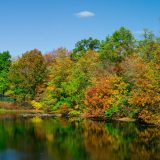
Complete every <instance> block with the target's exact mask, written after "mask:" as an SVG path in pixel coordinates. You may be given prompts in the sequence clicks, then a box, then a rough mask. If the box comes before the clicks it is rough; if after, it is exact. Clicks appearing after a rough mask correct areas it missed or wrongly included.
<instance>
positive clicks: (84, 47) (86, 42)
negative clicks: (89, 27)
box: [71, 37, 100, 60]
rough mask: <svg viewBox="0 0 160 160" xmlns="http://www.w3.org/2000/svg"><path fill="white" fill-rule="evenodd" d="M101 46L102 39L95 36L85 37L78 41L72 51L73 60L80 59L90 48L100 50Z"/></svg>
mask: <svg viewBox="0 0 160 160" xmlns="http://www.w3.org/2000/svg"><path fill="white" fill-rule="evenodd" d="M99 47H100V41H99V40H97V39H93V38H91V37H90V38H88V39H83V40H80V41H78V42H77V43H76V45H75V48H74V49H73V51H72V53H71V59H72V60H78V59H79V58H80V57H82V56H83V55H84V54H85V53H86V52H87V51H88V50H92V51H98V50H99Z"/></svg>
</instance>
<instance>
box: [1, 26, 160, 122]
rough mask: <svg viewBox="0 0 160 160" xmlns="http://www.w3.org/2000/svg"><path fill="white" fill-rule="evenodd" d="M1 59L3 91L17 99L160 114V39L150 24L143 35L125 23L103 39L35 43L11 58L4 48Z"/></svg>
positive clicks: (80, 110)
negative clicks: (43, 46)
mask: <svg viewBox="0 0 160 160" xmlns="http://www.w3.org/2000/svg"><path fill="white" fill-rule="evenodd" d="M0 62H1V64H0V82H1V84H0V94H3V95H4V94H5V95H7V96H10V97H13V98H14V99H15V100H16V102H17V103H21V104H22V102H27V103H28V104H30V105H32V106H33V107H34V108H36V109H43V110H46V111H56V112H57V111H63V112H64V111H67V113H68V115H79V114H83V115H85V116H87V117H107V118H113V117H123V116H125V117H126V116H127V117H134V118H141V119H144V120H145V119H147V122H148V119H149V117H148V118H146V117H147V114H148V116H150V119H153V117H154V116H156V117H157V116H159V114H160V87H159V86H160V39H159V37H156V36H155V35H154V34H153V33H151V32H147V31H146V30H145V31H144V37H143V39H141V40H137V39H135V38H134V36H133V34H132V33H131V31H129V30H128V29H126V28H124V27H121V28H120V29H119V30H117V31H115V32H114V33H113V34H112V35H111V36H108V37H106V39H105V40H103V41H99V40H97V39H93V38H89V39H84V40H81V41H79V42H77V43H76V45H75V48H74V49H73V50H72V51H68V50H67V49H65V48H62V47H61V48H58V49H56V50H54V51H51V52H48V53H46V54H42V53H41V52H40V51H39V50H37V49H34V50H31V51H28V52H26V53H24V54H23V55H22V56H21V57H19V58H17V59H15V60H13V61H11V59H10V55H9V52H3V53H0ZM146 113H147V114H146ZM157 121H158V120H157Z"/></svg>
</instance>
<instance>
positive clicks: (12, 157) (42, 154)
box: [0, 118, 160, 160]
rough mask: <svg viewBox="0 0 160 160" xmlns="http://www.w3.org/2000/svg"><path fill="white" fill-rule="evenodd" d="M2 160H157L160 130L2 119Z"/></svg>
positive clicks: (0, 132)
mask: <svg viewBox="0 0 160 160" xmlns="http://www.w3.org/2000/svg"><path fill="white" fill-rule="evenodd" d="M0 137H1V138H0V159H3V160H140V159H143V160H158V159H159V157H160V139H159V138H160V130H159V128H156V127H147V126H139V125H136V124H135V123H126V122H125V123H122V122H121V123H117V122H116V123H115V122H114V123H104V122H95V121H91V120H71V119H70V120H66V119H54V118H49V119H40V118H32V119H21V118H14V119H1V120H0Z"/></svg>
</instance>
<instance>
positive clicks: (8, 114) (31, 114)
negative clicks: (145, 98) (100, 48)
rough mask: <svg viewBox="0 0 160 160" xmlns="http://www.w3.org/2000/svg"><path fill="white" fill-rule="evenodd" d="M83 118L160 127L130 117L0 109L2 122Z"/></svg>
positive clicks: (159, 125)
mask: <svg viewBox="0 0 160 160" xmlns="http://www.w3.org/2000/svg"><path fill="white" fill-rule="evenodd" d="M15 117H16V118H24V119H27V118H35V117H38V118H42V119H43V118H67V119H71V118H81V119H90V120H93V121H102V122H126V123H138V124H140V125H146V126H156V127H160V124H157V123H146V122H144V121H143V120H140V119H133V118H129V117H122V118H109V119H108V118H105V117H95V116H92V117H85V116H83V115H79V116H68V115H63V114H60V113H55V112H44V111H42V110H35V109H30V110H27V109H10V110H9V109H4V108H0V120H1V119H3V118H15Z"/></svg>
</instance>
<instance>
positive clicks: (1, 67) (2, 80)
mask: <svg viewBox="0 0 160 160" xmlns="http://www.w3.org/2000/svg"><path fill="white" fill-rule="evenodd" d="M10 59H11V56H10V54H9V52H8V51H5V52H2V53H0V94H4V92H5V91H6V90H7V89H8V85H9V82H8V77H7V75H8V71H9V67H10V64H11V60H10Z"/></svg>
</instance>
